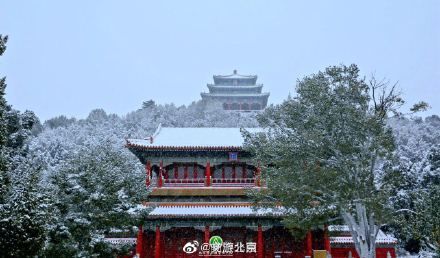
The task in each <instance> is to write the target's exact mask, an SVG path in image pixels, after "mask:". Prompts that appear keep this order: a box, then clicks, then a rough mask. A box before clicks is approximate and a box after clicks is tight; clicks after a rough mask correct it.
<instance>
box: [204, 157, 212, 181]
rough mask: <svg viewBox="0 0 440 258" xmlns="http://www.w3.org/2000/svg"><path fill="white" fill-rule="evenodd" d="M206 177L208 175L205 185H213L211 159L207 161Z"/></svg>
mask: <svg viewBox="0 0 440 258" xmlns="http://www.w3.org/2000/svg"><path fill="white" fill-rule="evenodd" d="M205 177H206V181H205V185H206V186H210V185H211V165H210V164H209V161H208V162H206V173H205Z"/></svg>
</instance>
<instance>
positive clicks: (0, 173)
mask: <svg viewBox="0 0 440 258" xmlns="http://www.w3.org/2000/svg"><path fill="white" fill-rule="evenodd" d="M7 40H8V37H7V36H2V35H1V34H0V56H1V55H3V53H4V51H5V50H6V42H7ZM5 81H6V78H5V77H3V78H0V203H3V202H4V198H5V194H6V192H7V191H8V187H9V185H10V182H9V178H8V175H7V158H6V149H5V148H6V142H7V127H6V125H7V122H6V112H7V111H6V107H7V104H6V99H5V94H6V93H5V90H6V82H5Z"/></svg>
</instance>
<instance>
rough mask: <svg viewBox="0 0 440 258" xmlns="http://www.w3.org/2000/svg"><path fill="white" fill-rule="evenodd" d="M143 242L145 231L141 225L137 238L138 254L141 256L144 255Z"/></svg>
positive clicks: (140, 257)
mask: <svg viewBox="0 0 440 258" xmlns="http://www.w3.org/2000/svg"><path fill="white" fill-rule="evenodd" d="M143 242H144V231H143V230H142V226H139V231H138V235H137V240H136V255H137V257H139V258H143V257H144V251H143Z"/></svg>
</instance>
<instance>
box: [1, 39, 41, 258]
mask: <svg viewBox="0 0 440 258" xmlns="http://www.w3.org/2000/svg"><path fill="white" fill-rule="evenodd" d="M6 41H7V37H3V36H1V35H0V55H1V54H3V52H4V51H5V49H6V46H5V44H6ZM5 88H6V83H5V78H2V79H0V250H1V252H0V257H32V256H35V255H36V254H38V253H39V251H40V250H41V248H42V246H43V243H44V241H45V225H46V221H47V218H46V216H47V209H46V208H47V203H48V202H47V198H46V196H45V195H44V193H42V192H41V191H40V189H38V186H39V178H40V168H39V166H34V165H35V164H36V163H34V159H33V158H32V157H31V156H29V155H28V140H29V138H30V136H31V135H32V128H33V125H34V124H35V123H38V119H37V117H36V116H35V115H34V113H33V112H30V111H26V112H24V113H21V112H19V111H17V110H14V109H12V107H11V106H9V105H8V104H7V102H6V100H5Z"/></svg>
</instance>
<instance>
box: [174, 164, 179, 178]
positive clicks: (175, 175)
mask: <svg viewBox="0 0 440 258" xmlns="http://www.w3.org/2000/svg"><path fill="white" fill-rule="evenodd" d="M178 177H179V167H178V166H177V164H174V178H175V179H177V178H178Z"/></svg>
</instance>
